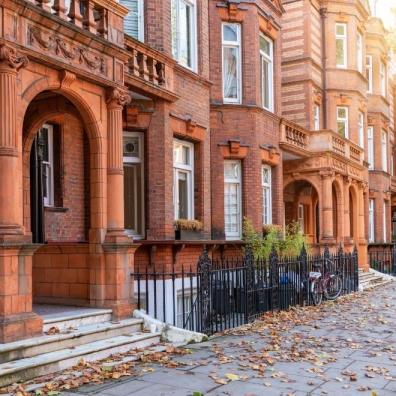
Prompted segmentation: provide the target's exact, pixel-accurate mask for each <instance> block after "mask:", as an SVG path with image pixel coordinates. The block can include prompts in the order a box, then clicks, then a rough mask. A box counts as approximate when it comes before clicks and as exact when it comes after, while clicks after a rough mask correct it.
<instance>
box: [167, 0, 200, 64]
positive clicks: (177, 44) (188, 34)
mask: <svg viewBox="0 0 396 396" xmlns="http://www.w3.org/2000/svg"><path fill="white" fill-rule="evenodd" d="M171 15H172V16H171V18H172V53H173V57H174V58H175V59H176V60H177V61H178V62H179V63H180V64H181V65H183V66H186V67H188V68H190V69H193V70H195V69H196V51H197V37H196V7H195V0H172V12H171Z"/></svg>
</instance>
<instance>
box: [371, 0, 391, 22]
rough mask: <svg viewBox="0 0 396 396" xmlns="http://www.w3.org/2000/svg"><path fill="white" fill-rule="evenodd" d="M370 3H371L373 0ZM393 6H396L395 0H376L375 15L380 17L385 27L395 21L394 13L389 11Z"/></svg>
mask: <svg viewBox="0 0 396 396" xmlns="http://www.w3.org/2000/svg"><path fill="white" fill-rule="evenodd" d="M370 3H371V4H372V5H373V3H374V0H371V1H370ZM393 7H396V0H377V16H378V17H379V18H382V20H383V21H384V24H385V26H386V27H390V26H391V24H394V23H395V20H394V15H393V14H392V13H391V12H390V10H391V8H393Z"/></svg>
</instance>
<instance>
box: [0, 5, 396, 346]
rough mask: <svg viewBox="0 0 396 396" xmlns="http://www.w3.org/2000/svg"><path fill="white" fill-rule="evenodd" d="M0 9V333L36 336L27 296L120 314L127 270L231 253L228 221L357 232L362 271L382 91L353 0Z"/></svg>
mask: <svg viewBox="0 0 396 396" xmlns="http://www.w3.org/2000/svg"><path fill="white" fill-rule="evenodd" d="M0 15H1V18H0V21H1V30H0V99H1V100H0V115H1V122H0V172H1V180H2V182H3V185H2V189H1V191H0V272H1V273H0V342H1V343H5V342H10V341H14V340H18V339H22V338H27V337H31V336H35V335H38V334H41V333H42V329H43V320H42V317H41V316H40V315H39V314H38V313H37V312H39V311H36V310H35V309H34V308H33V302H34V303H35V304H40V303H41V304H43V303H45V304H59V305H76V306H89V307H103V308H110V309H111V310H112V315H113V317H114V318H116V319H121V318H125V317H128V316H130V314H131V311H132V309H133V307H134V293H133V278H132V277H131V276H130V274H131V272H133V269H134V268H136V267H137V266H139V267H142V268H145V267H147V268H154V267H155V266H157V267H159V266H160V267H161V268H169V269H171V268H180V267H181V266H182V265H183V264H187V265H195V264H196V262H197V258H198V256H199V254H200V253H201V251H202V249H203V247H204V246H206V247H207V248H208V249H209V251H210V253H211V254H212V255H227V254H230V253H231V252H235V251H238V250H239V249H240V246H241V238H242V221H243V218H244V217H247V218H249V219H251V221H252V223H253V225H254V227H255V228H256V229H257V231H261V229H262V227H263V225H264V224H278V225H283V224H285V223H286V224H288V223H290V222H291V221H298V222H300V224H301V228H302V230H303V232H304V233H305V234H306V235H308V237H309V239H310V241H311V243H312V245H313V247H314V249H316V250H320V249H322V248H323V247H324V246H325V245H330V246H332V247H334V246H336V245H337V244H339V243H343V244H344V245H345V247H346V249H352V247H353V246H355V245H357V246H358V248H359V260H360V265H361V266H362V267H365V266H366V265H367V243H368V241H369V242H380V241H390V239H391V236H392V232H391V226H392V220H391V219H392V214H391V213H392V206H393V207H395V206H396V200H395V199H394V198H393V195H392V193H393V194H394V193H396V179H394V177H393V167H394V163H393V160H392V158H393V142H394V137H393V133H394V123H393V114H394V108H393V106H394V100H393V98H394V94H395V93H396V91H395V89H396V88H395V85H394V84H393V83H392V80H391V75H390V72H389V70H390V67H389V65H388V49H387V47H386V44H385V41H384V38H383V37H384V28H383V26H382V23H381V21H380V20H378V19H376V18H372V17H371V16H370V12H369V8H368V5H367V3H366V2H365V1H360V0H334V1H319V0H284V1H283V2H281V1H280V0H254V1H252V0H246V1H243V0H241V1H237V0H224V1H223V0H120V1H119V2H116V1H114V0H107V1H103V0H53V1H51V0H37V1H36V0H3V1H1V2H0ZM392 198H393V200H392ZM194 220H197V222H195V223H194V222H193V221H194ZM175 221H176V223H183V222H186V221H190V223H191V224H199V226H198V227H197V228H199V229H198V230H197V231H195V232H189V233H183V232H176V231H175V225H174V224H175Z"/></svg>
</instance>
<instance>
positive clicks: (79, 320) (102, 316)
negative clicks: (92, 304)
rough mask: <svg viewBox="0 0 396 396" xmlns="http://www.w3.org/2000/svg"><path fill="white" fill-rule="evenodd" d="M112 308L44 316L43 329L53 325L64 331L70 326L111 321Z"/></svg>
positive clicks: (89, 309)
mask: <svg viewBox="0 0 396 396" xmlns="http://www.w3.org/2000/svg"><path fill="white" fill-rule="evenodd" d="M111 315H112V310H111V309H92V308H87V309H78V310H75V311H73V310H71V311H66V312H60V313H58V314H50V315H45V316H43V318H44V320H43V331H44V332H47V331H48V330H49V329H50V328H51V327H56V328H57V329H59V330H61V331H63V330H67V329H69V328H74V329H75V328H78V327H80V326H85V325H92V324H95V323H104V322H109V321H111Z"/></svg>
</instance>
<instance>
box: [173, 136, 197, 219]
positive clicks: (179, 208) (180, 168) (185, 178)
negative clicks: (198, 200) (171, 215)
mask: <svg viewBox="0 0 396 396" xmlns="http://www.w3.org/2000/svg"><path fill="white" fill-rule="evenodd" d="M173 171H174V175H173V177H174V178H173V205H174V209H175V219H189V220H192V219H193V218H194V181H193V174H194V145H193V144H192V143H189V142H185V141H181V140H174V142H173Z"/></svg>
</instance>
